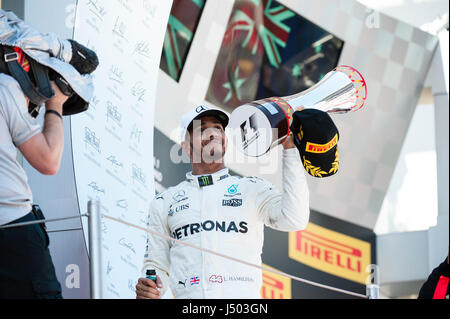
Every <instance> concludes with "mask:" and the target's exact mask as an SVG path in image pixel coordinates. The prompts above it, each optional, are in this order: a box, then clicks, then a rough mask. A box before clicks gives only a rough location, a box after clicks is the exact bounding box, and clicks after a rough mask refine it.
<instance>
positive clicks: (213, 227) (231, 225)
mask: <svg viewBox="0 0 450 319" xmlns="http://www.w3.org/2000/svg"><path fill="white" fill-rule="evenodd" d="M201 231H221V232H223V233H230V232H236V233H242V234H245V233H247V232H248V227H247V222H244V221H240V222H239V223H238V224H237V222H234V221H230V222H226V221H213V220H206V221H204V222H202V223H192V224H187V225H184V226H182V227H179V228H177V229H175V230H174V231H173V232H172V236H173V238H176V239H181V238H183V237H188V236H190V235H193V234H196V233H199V232H201Z"/></svg>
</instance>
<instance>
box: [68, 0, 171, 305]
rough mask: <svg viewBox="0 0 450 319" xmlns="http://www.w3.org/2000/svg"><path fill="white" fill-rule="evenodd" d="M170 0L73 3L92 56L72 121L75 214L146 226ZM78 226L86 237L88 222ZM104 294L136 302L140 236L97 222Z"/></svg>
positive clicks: (79, 36) (77, 32)
mask: <svg viewBox="0 0 450 319" xmlns="http://www.w3.org/2000/svg"><path fill="white" fill-rule="evenodd" d="M171 4H172V1H158V0H138V1H127V0H116V1H111V0H108V1H106V0H83V1H78V5H77V10H76V18H75V28H74V39H75V40H77V41H79V42H80V43H82V44H84V45H86V46H87V47H89V48H91V49H93V50H95V51H96V52H97V54H98V57H99V60H100V65H99V67H98V69H97V70H96V71H95V72H94V85H95V93H94V97H93V99H92V101H91V104H90V107H89V110H88V111H86V112H84V113H82V114H79V115H77V116H73V117H72V120H71V128H72V131H71V133H72V149H73V163H74V172H75V182H76V189H77V197H78V203H79V209H80V212H81V213H83V212H86V210H87V202H88V201H89V200H99V201H100V202H101V213H103V214H106V215H109V216H113V217H115V218H119V219H122V220H125V221H128V222H131V223H134V224H137V225H140V226H144V227H145V225H146V222H147V216H148V209H149V205H150V201H151V200H152V198H153V196H154V177H153V113H154V109H155V96H156V93H155V92H156V86H157V75H158V69H159V61H160V56H161V50H162V43H163V38H164V34H165V31H166V26H167V20H168V16H169V12H170V8H171ZM83 229H84V234H85V238H86V242H87V240H88V233H87V220H86V219H83ZM101 231H102V239H103V241H102V242H103V247H102V254H103V273H102V276H103V297H104V298H134V297H135V293H134V287H135V285H136V282H137V279H138V277H139V276H140V272H141V267H142V260H143V255H144V249H145V241H146V234H145V233H144V232H142V231H139V230H136V229H134V228H131V227H127V226H124V225H122V224H119V223H116V222H113V221H111V220H108V219H103V220H102V229H101Z"/></svg>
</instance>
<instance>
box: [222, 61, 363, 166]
mask: <svg viewBox="0 0 450 319" xmlns="http://www.w3.org/2000/svg"><path fill="white" fill-rule="evenodd" d="M366 98H367V87H366V82H365V81H364V78H363V77H362V75H361V73H359V72H358V71H357V70H356V69H354V68H352V67H350V66H346V65H340V66H338V67H336V68H335V69H333V70H332V71H330V72H328V73H327V74H326V75H325V76H324V77H323V78H322V80H320V81H319V82H318V83H316V84H315V85H314V86H312V87H310V88H309V89H307V90H305V91H302V92H300V93H297V94H294V95H289V96H284V97H270V98H266V99H262V100H258V101H254V102H250V103H247V104H244V105H241V106H239V107H237V108H236V109H235V110H234V111H233V112H232V113H231V116H230V122H229V125H228V128H229V132H230V135H231V136H232V139H233V140H234V142H235V143H236V146H237V148H238V149H239V150H241V151H242V152H243V153H244V154H246V155H247V156H255V157H257V156H261V155H263V154H265V153H267V152H268V151H269V150H270V149H272V148H274V147H275V146H277V145H278V144H281V143H283V142H284V140H285V139H286V138H287V137H288V136H289V135H290V133H291V132H290V127H291V123H292V114H293V113H294V112H295V111H300V110H303V109H308V108H313V109H318V110H321V111H324V112H327V113H330V114H342V113H347V112H354V111H357V110H359V109H361V108H362V107H363V105H364V103H365V101H366Z"/></svg>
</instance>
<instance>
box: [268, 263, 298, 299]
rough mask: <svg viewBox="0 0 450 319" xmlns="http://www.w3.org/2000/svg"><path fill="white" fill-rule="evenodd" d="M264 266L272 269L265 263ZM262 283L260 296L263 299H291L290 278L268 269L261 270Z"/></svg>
mask: <svg viewBox="0 0 450 319" xmlns="http://www.w3.org/2000/svg"><path fill="white" fill-rule="evenodd" d="M263 266H264V267H267V268H270V269H274V270H276V269H275V268H272V267H269V266H267V265H264V264H263ZM262 279H263V284H262V288H261V298H263V299H291V298H292V295H291V279H290V278H288V277H284V276H281V275H278V274H275V273H273V272H270V271H266V270H263V277H262Z"/></svg>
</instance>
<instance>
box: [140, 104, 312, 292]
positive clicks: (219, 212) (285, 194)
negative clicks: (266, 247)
mask: <svg viewBox="0 0 450 319" xmlns="http://www.w3.org/2000/svg"><path fill="white" fill-rule="evenodd" d="M193 122H194V123H193ZM227 124H228V116H227V115H226V113H224V112H222V111H221V110H219V109H208V108H206V107H205V106H199V107H197V108H195V109H193V110H191V111H190V112H189V113H187V114H186V115H185V116H184V117H183V123H182V126H183V134H184V135H182V136H186V138H185V140H184V142H182V147H183V150H184V151H185V152H186V153H187V154H188V155H189V156H190V158H191V161H192V172H189V173H187V175H186V180H185V181H183V182H181V183H180V184H178V185H177V186H175V187H170V188H169V189H167V190H166V191H164V192H163V193H161V194H159V195H158V196H156V197H155V199H154V200H153V201H152V203H151V208H150V213H149V214H150V215H149V224H148V227H149V229H150V230H152V231H155V232H158V233H161V234H165V235H166V236H171V237H172V238H174V239H177V240H180V241H184V242H186V243H189V244H192V245H195V246H198V247H202V248H204V249H208V250H212V251H215V252H218V253H220V254H223V255H227V256H230V257H233V258H237V259H240V260H244V261H246V262H249V263H252V264H257V265H261V253H262V247H263V237H264V225H266V226H269V227H271V228H274V229H276V230H280V231H297V230H302V229H304V228H305V227H306V225H307V223H308V220H309V191H308V186H307V183H306V177H305V173H304V170H303V165H302V162H301V160H300V155H299V152H298V150H297V149H296V148H295V145H294V143H293V141H292V136H290V137H289V138H287V139H286V141H285V142H284V143H283V147H284V149H283V155H282V158H283V191H282V192H280V191H279V190H277V189H275V188H274V187H273V185H272V184H271V183H269V182H267V181H265V180H263V179H260V178H257V177H243V178H241V177H237V176H231V175H230V174H229V173H228V169H227V168H225V167H224V162H223V156H224V153H225V149H226V143H227V139H226V137H225V132H224V128H225V127H226V125H227ZM187 132H188V133H190V134H186V133H187ZM274 249H278V248H277V247H274ZM147 269H155V270H156V274H157V280H156V283H155V282H153V281H152V280H150V279H148V278H144V277H146V276H145V273H146V270H147ZM142 274H143V276H142V277H143V278H139V280H138V284H137V285H136V298H138V299H147V298H150V299H158V298H161V296H162V295H163V294H164V293H165V291H166V289H167V288H168V287H169V286H170V288H171V290H172V292H173V294H174V297H175V298H221V299H224V298H242V299H244V298H245V299H248V298H251V299H256V298H261V296H260V290H261V285H262V271H261V270H260V269H257V268H255V267H251V266H247V265H244V264H241V263H238V262H236V261H233V260H229V259H225V258H223V257H220V256H216V255H213V254H210V253H207V252H204V251H201V250H198V249H195V248H193V247H188V246H185V245H182V244H180V243H177V242H173V241H169V240H166V239H164V238H161V237H159V236H156V235H153V234H150V233H148V239H147V248H146V253H145V257H144V265H143V272H142Z"/></svg>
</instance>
